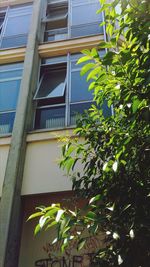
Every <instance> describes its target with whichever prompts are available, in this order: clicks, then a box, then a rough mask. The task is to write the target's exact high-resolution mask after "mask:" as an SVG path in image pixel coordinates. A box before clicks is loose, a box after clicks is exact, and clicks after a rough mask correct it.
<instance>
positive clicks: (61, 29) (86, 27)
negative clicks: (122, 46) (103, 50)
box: [43, 0, 103, 42]
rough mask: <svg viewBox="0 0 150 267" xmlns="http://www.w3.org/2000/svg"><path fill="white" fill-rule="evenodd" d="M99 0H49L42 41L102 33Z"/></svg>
mask: <svg viewBox="0 0 150 267" xmlns="http://www.w3.org/2000/svg"><path fill="white" fill-rule="evenodd" d="M98 9H100V3H99V0H69V1H63V0H61V1H59V0H57V1H54V0H52V1H49V4H48V7H47V12H46V17H45V18H44V19H43V23H45V38H44V41H45V42H48V41H57V40H62V39H66V38H75V37H81V36H89V35H96V34H102V33H103V27H100V26H99V24H100V23H101V22H102V21H103V17H102V15H101V14H96V12H97V10H98Z"/></svg>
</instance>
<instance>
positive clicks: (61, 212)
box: [56, 210, 65, 222]
mask: <svg viewBox="0 0 150 267" xmlns="http://www.w3.org/2000/svg"><path fill="white" fill-rule="evenodd" d="M64 212H65V211H64V210H59V211H58V212H57V216H56V222H59V221H60V219H61V217H62V215H63V213H64Z"/></svg>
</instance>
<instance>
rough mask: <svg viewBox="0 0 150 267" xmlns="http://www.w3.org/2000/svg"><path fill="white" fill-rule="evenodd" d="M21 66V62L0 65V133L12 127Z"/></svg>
mask: <svg viewBox="0 0 150 267" xmlns="http://www.w3.org/2000/svg"><path fill="white" fill-rule="evenodd" d="M22 67H23V64H22V63H17V64H9V65H1V66H0V134H4V133H9V132H11V131H12V128H13V122H14V118H15V111H16V107H17V100H18V95H19V89H20V82H21V77H22Z"/></svg>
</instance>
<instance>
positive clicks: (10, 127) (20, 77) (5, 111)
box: [0, 62, 23, 136]
mask: <svg viewBox="0 0 150 267" xmlns="http://www.w3.org/2000/svg"><path fill="white" fill-rule="evenodd" d="M11 65H18V67H15V68H13V67H12V68H8V69H7V68H6V69H1V68H0V73H3V72H6V73H7V72H10V71H12V72H13V71H16V70H22V71H23V62H20V63H14V64H4V65H0V66H11ZM21 79H22V75H20V76H16V77H13V78H5V79H0V83H1V82H5V81H6V82H7V81H17V80H19V81H21ZM19 89H20V88H19ZM18 98H19V93H18ZM18 98H17V101H16V102H18ZM16 110H17V103H16V108H15V109H9V110H8V109H6V110H2V111H0V117H1V114H2V115H3V114H13V113H14V118H15V113H16ZM13 123H14V122H13V121H10V124H7V126H8V127H9V130H8V131H7V132H3V133H1V132H0V136H1V135H5V134H9V133H11V131H12V128H13ZM2 125H4V124H0V131H1V129H2Z"/></svg>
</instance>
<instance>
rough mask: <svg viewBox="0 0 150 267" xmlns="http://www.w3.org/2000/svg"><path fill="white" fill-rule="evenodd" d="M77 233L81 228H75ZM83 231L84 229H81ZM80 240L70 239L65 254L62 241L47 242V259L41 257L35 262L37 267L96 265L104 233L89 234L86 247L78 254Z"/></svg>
mask: <svg viewBox="0 0 150 267" xmlns="http://www.w3.org/2000/svg"><path fill="white" fill-rule="evenodd" d="M74 231H75V234H74V233H72V234H74V235H76V232H77V231H79V229H76V228H74ZM80 232H81V233H82V229H80ZM77 244H78V240H77V239H73V240H71V241H70V243H69V246H68V247H67V248H66V249H65V252H64V254H63V255H62V254H61V252H60V251H61V246H62V242H61V241H60V242H56V243H54V244H51V243H46V244H45V245H44V246H43V250H44V251H45V252H46V254H47V258H46V259H40V260H37V261H36V262H35V266H36V267H90V266H92V267H94V266H99V265H95V261H96V257H95V255H96V254H95V253H96V252H97V251H98V250H99V248H100V247H102V245H103V236H102V234H97V235H96V236H88V237H87V239H86V243H85V245H84V248H83V249H82V250H81V251H80V254H81V255H80V254H79V255H77V249H76V248H77Z"/></svg>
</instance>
